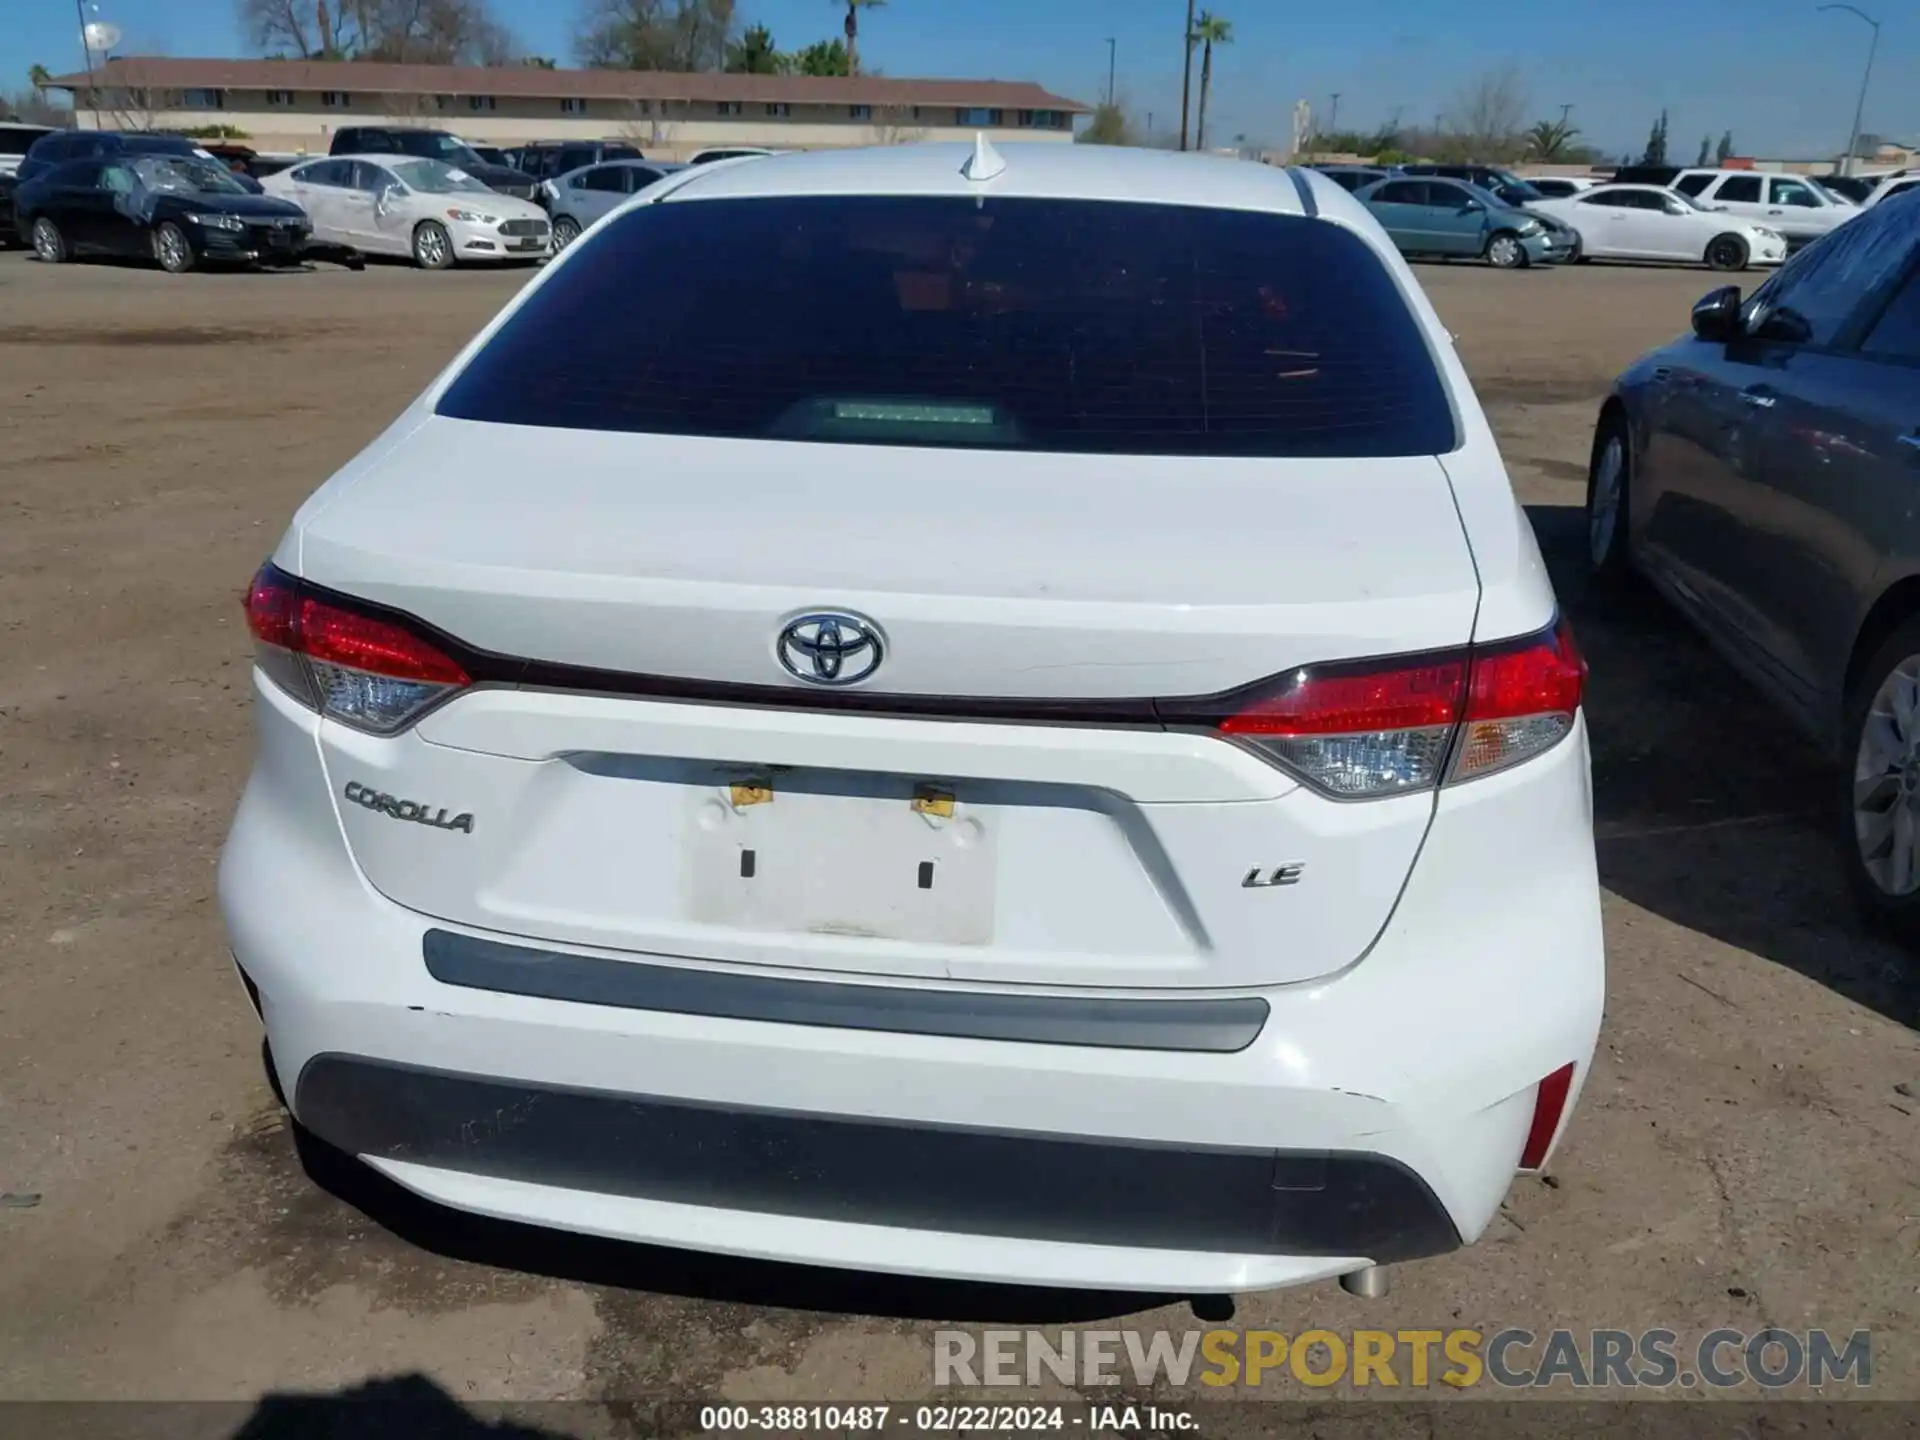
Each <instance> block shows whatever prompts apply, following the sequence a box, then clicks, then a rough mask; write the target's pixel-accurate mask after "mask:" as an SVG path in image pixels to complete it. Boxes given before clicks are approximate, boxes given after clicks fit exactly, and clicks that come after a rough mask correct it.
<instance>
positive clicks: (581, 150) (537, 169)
mask: <svg viewBox="0 0 1920 1440" xmlns="http://www.w3.org/2000/svg"><path fill="white" fill-rule="evenodd" d="M513 154H514V163H515V164H516V165H518V166H519V167H520V168H521V169H522V170H524V171H525V172H526V173H527V174H529V175H531V176H532V177H533V178H534V179H536V180H551V179H553V177H554V176H556V175H565V174H567V173H569V172H570V171H574V170H579V169H582V168H584V167H585V166H588V165H599V164H602V163H604V162H605V161H608V160H644V159H646V158H647V157H646V156H645V155H642V154H641V153H640V149H639V147H638V146H635V145H630V144H628V143H627V142H626V141H624V140H535V141H533V142H532V143H531V144H528V145H522V146H521V147H520V148H519V149H518V150H516V151H514V152H513Z"/></svg>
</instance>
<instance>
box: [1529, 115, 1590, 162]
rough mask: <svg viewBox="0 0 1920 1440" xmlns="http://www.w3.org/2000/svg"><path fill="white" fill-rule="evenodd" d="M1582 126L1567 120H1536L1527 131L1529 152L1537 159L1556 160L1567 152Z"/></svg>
mask: <svg viewBox="0 0 1920 1440" xmlns="http://www.w3.org/2000/svg"><path fill="white" fill-rule="evenodd" d="M1579 134H1580V127H1579V126H1577V125H1569V124H1568V123H1567V122H1566V121H1565V120H1536V121H1535V122H1534V124H1533V128H1532V129H1530V130H1528V131H1527V136H1526V139H1527V153H1528V154H1529V155H1531V156H1532V157H1533V158H1534V159H1535V160H1545V161H1549V162H1551V161H1555V160H1558V159H1560V158H1561V157H1562V156H1564V155H1565V154H1566V153H1567V150H1568V149H1569V147H1571V146H1572V144H1573V142H1574V139H1575V138H1576V137H1577V136H1578V135H1579Z"/></svg>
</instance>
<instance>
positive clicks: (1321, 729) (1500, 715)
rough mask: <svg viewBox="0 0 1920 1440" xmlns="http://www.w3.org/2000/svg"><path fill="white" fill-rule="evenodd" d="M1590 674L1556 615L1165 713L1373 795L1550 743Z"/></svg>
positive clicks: (1310, 672) (1531, 752) (1505, 760)
mask: <svg viewBox="0 0 1920 1440" xmlns="http://www.w3.org/2000/svg"><path fill="white" fill-rule="evenodd" d="M1586 676H1587V667H1586V662H1585V661H1583V660H1582V659H1581V658H1580V653H1579V651H1578V650H1577V649H1576V648H1575V647H1574V643H1573V635H1572V632H1571V631H1570V630H1569V629H1568V628H1567V626H1566V623H1565V622H1564V621H1562V622H1560V623H1559V624H1557V625H1555V626H1554V627H1553V628H1552V629H1550V630H1547V631H1544V632H1542V633H1540V634H1537V635H1530V636H1525V637H1522V638H1520V639H1518V640H1509V641H1502V642H1497V643H1495V644H1492V645H1483V646H1477V647H1474V648H1472V649H1465V650H1457V651H1442V652H1437V653H1430V654H1424V655H1410V656H1398V657H1390V658H1387V659H1381V660H1362V661H1342V662H1340V663H1337V664H1330V665H1308V666H1303V667H1302V668H1301V669H1299V670H1296V671H1293V672H1292V673H1291V674H1288V675H1283V676H1280V677H1279V678H1278V679H1276V680H1274V681H1271V682H1269V683H1267V684H1264V685H1261V686H1256V687H1253V688H1252V689H1250V690H1248V691H1244V692H1238V693H1236V694H1234V695H1231V696H1225V697H1220V698H1219V699H1217V700H1214V701H1203V702H1182V703H1180V704H1178V705H1177V706H1171V707H1163V713H1167V714H1168V718H1171V719H1202V720H1204V721H1205V723H1207V724H1209V725H1210V726H1211V727H1212V728H1213V730H1214V731H1215V733H1217V734H1219V735H1220V736H1222V737H1223V738H1225V739H1229V740H1232V741H1234V742H1235V743H1237V744H1240V745H1244V746H1245V747H1246V748H1248V749H1249V750H1252V751H1254V752H1255V753H1256V754H1258V755H1260V756H1262V757H1263V758H1264V759H1266V760H1268V761H1270V762H1272V763H1273V764H1275V765H1278V766H1279V767H1280V768H1281V769H1283V770H1286V771H1289V772H1290V773H1292V774H1294V775H1297V776H1299V777H1300V779H1302V780H1304V781H1306V782H1307V784H1309V785H1311V786H1313V787H1314V788H1315V789H1316V790H1319V791H1321V792H1322V793H1323V794H1326V795H1330V796H1332V797H1334V798H1335V799H1340V800H1373V799H1380V798H1382V797H1385V796H1389V795H1403V794H1407V793H1409V792H1413V791H1419V790H1431V789H1433V788H1435V787H1436V786H1439V785H1451V784H1455V783H1458V782H1461V781H1466V780H1474V779H1478V778H1479V777H1481V776H1483V775H1491V774H1493V773H1495V772H1496V771H1500V770H1505V769H1507V768H1509V767H1511V766H1514V765H1518V764H1520V763H1521V762H1522V761H1524V760H1529V759H1531V758H1532V757H1533V756H1535V755H1539V754H1542V753H1543V752H1545V751H1547V750H1550V749H1552V748H1553V747H1554V746H1555V745H1557V744H1559V742H1560V741H1561V740H1562V739H1563V738H1564V737H1565V736H1566V735H1567V734H1568V733H1569V732H1570V731H1571V730H1572V729H1573V724H1574V717H1575V716H1576V715H1577V714H1578V712H1579V709H1580V701H1581V696H1582V694H1583V692H1584V689H1585V686H1586Z"/></svg>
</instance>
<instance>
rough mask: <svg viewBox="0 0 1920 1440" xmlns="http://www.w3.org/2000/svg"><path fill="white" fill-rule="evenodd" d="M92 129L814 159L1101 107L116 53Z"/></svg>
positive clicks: (282, 146) (91, 100)
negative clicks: (431, 135)
mask: <svg viewBox="0 0 1920 1440" xmlns="http://www.w3.org/2000/svg"><path fill="white" fill-rule="evenodd" d="M52 85H53V87H54V88H57V89H63V90H68V91H71V92H72V94H73V101H74V111H75V117H76V123H78V124H79V126H80V127H81V128H82V129H106V130H185V129H193V128H196V127H199V126H205V125H230V126H233V127H234V128H235V129H237V130H241V131H244V132H245V134H246V137H247V142H246V143H248V144H250V145H252V146H253V147H254V148H255V149H256V150H262V151H297V152H307V153H321V152H324V151H326V149H327V148H328V146H329V145H330V144H331V143H332V137H333V133H334V131H336V130H337V129H339V128H340V127H342V126H344V125H377V124H393V123H407V124H415V125H424V126H432V127H435V128H439V129H444V130H450V131H453V132H454V133H455V134H457V135H459V136H461V137H462V138H463V139H466V140H469V141H472V142H476V143H479V144H486V145H513V144H518V143H521V142H524V141H529V140H567V139H612V138H620V139H626V140H631V141H633V142H634V143H636V144H638V145H639V146H640V147H641V148H642V149H643V150H645V151H646V153H647V154H648V155H650V156H655V157H657V158H660V159H666V160H672V159H684V158H686V157H687V156H688V155H691V154H692V153H693V152H694V151H696V150H701V149H705V148H708V147H710V146H720V145H763V146H767V147H770V148H775V149H782V148H786V149H811V148H816V147H825V146H841V145H879V144H897V143H901V142H904V141H909V140H946V139H971V138H972V137H973V136H974V135H975V134H976V133H978V132H981V131H984V132H986V134H988V135H989V136H990V137H992V138H994V139H996V140H1055V141H1070V140H1072V138H1073V122H1074V117H1075V116H1077V115H1084V114H1086V113H1088V109H1089V107H1088V106H1086V105H1083V104H1082V103H1081V102H1079V101H1078V100H1070V99H1068V98H1067V97H1065V96H1063V95H1055V94H1052V93H1050V92H1049V91H1047V90H1044V89H1042V88H1041V87H1040V86H1038V85H1035V84H1031V83H1028V82H1025V81H1011V80H895V79H890V78H885V77H881V76H867V75H862V76H811V75H724V74H704V73H703V74H683V73H676V72H665V71H641V70H545V69H540V68H538V67H534V66H519V65H516V66H508V67H502V68H497V69H482V68H479V67H469V66H461V65H388V64H375V63H371V62H365V61H321V60H188V59H174V58H171V57H168V58H160V57H134V56H129V57H118V58H114V59H111V60H108V61H106V62H105V63H104V64H102V65H100V66H99V67H97V68H96V69H95V71H94V72H93V74H92V75H88V74H86V73H80V74H75V75H62V76H60V77H58V78H57V79H55V80H54V81H53V82H52Z"/></svg>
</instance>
